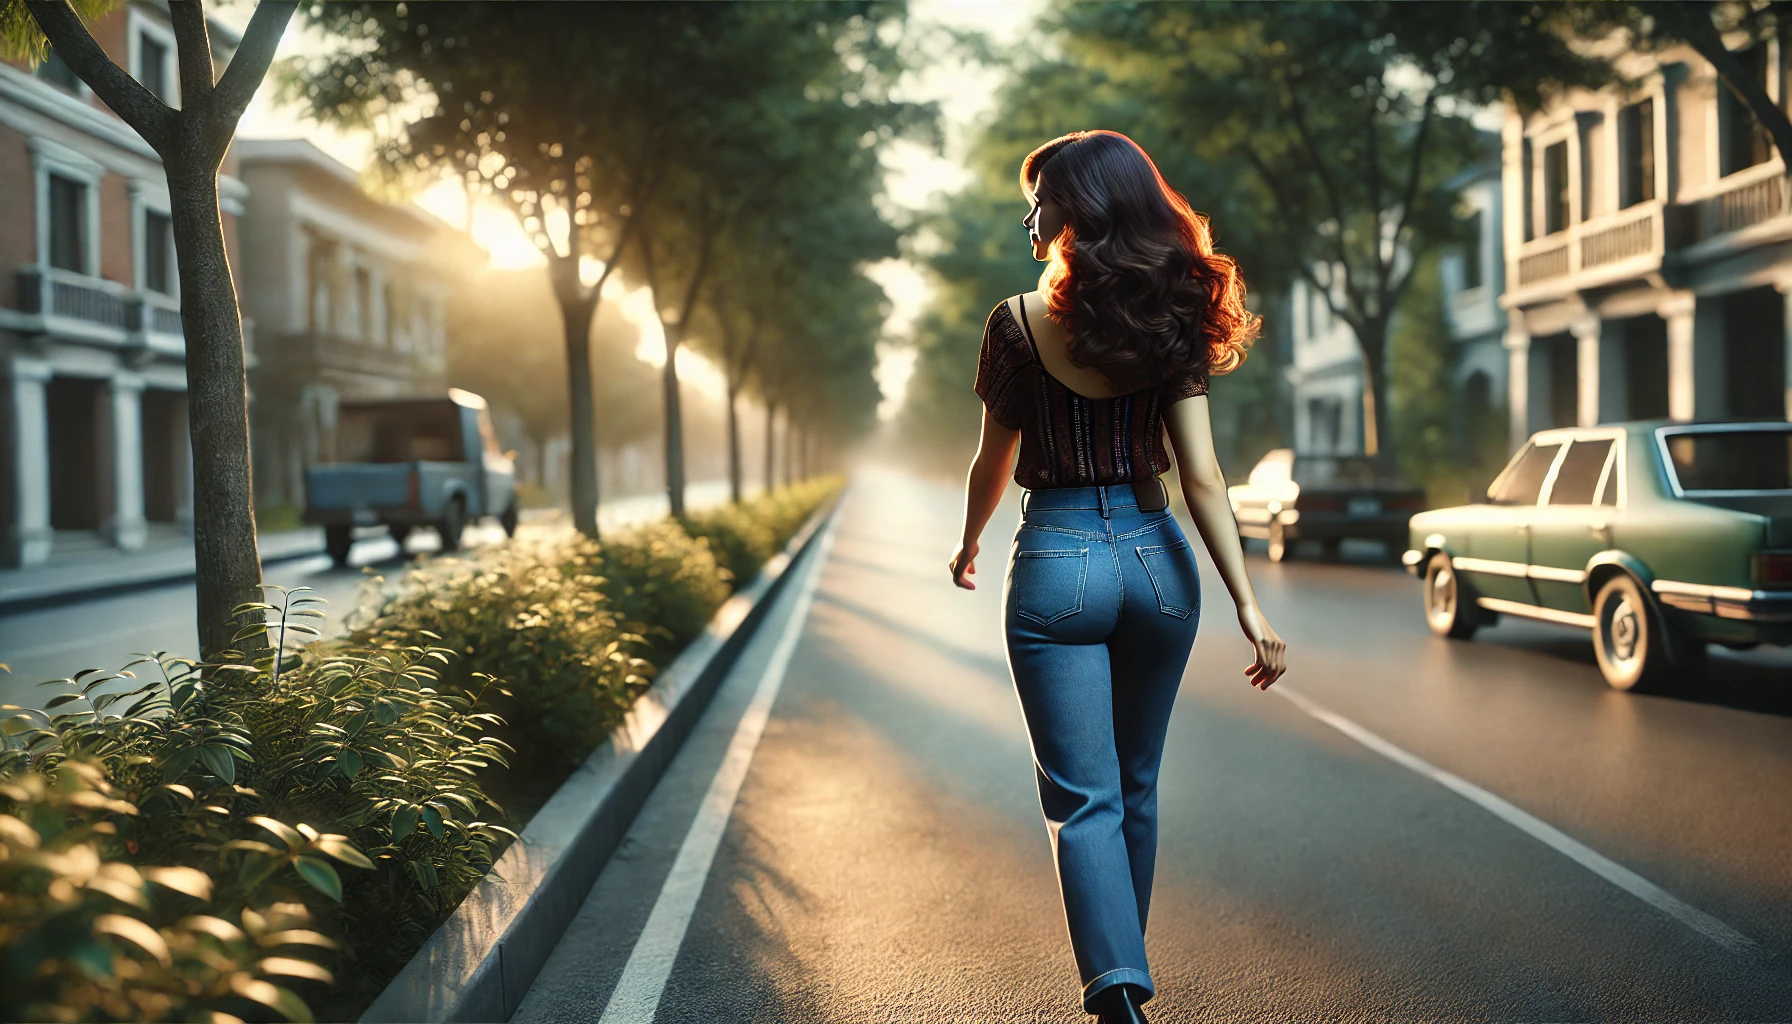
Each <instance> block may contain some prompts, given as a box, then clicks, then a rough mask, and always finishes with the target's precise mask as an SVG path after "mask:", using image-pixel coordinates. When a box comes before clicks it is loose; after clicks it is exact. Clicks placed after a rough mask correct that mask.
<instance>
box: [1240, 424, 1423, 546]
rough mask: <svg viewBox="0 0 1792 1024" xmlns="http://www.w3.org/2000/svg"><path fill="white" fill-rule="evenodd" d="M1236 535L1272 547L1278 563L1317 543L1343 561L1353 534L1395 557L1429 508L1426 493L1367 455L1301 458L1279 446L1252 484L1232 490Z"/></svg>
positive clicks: (1253, 476) (1265, 458)
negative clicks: (1410, 525)
mask: <svg viewBox="0 0 1792 1024" xmlns="http://www.w3.org/2000/svg"><path fill="white" fill-rule="evenodd" d="M1226 494H1227V496H1228V497H1229V498H1230V499H1231V500H1232V515H1233V517H1234V518H1235V519H1237V520H1238V534H1239V536H1241V537H1253V538H1256V539H1258V540H1262V541H1266V542H1268V544H1269V560H1270V561H1272V562H1280V561H1282V560H1283V559H1284V558H1287V557H1288V556H1289V555H1291V554H1292V553H1293V551H1294V546H1295V544H1296V543H1297V542H1298V541H1300V540H1302V539H1305V538H1313V539H1316V540H1318V541H1319V542H1320V543H1321V544H1322V545H1324V548H1325V553H1326V555H1327V556H1328V557H1333V558H1335V557H1337V554H1338V546H1339V544H1340V543H1341V542H1343V540H1344V539H1345V538H1347V537H1363V538H1367V539H1369V540H1379V541H1382V542H1384V543H1386V544H1387V545H1388V553H1389V554H1390V555H1395V554H1397V553H1398V552H1400V551H1402V550H1403V549H1404V548H1405V545H1406V537H1407V529H1406V524H1407V520H1408V519H1409V518H1411V516H1412V514H1413V513H1414V512H1416V511H1419V510H1420V509H1423V508H1424V507H1425V492H1424V491H1423V490H1420V489H1419V488H1416V487H1413V486H1411V485H1409V484H1407V483H1404V482H1403V481H1401V480H1400V479H1399V478H1397V477H1396V476H1394V475H1393V474H1392V473H1391V472H1390V471H1389V470H1388V469H1387V468H1386V466H1385V464H1384V463H1383V462H1382V460H1380V459H1377V458H1373V457H1371V456H1366V455H1296V454H1295V453H1294V450H1293V449H1291V448H1277V449H1276V450H1274V451H1272V452H1270V453H1269V454H1267V455H1265V456H1263V458H1262V459H1260V460H1258V462H1257V465H1256V466H1254V467H1253V468H1252V469H1251V475H1250V477H1249V479H1248V480H1247V482H1245V483H1242V484H1238V485H1236V486H1233V487H1228V488H1227V489H1226Z"/></svg>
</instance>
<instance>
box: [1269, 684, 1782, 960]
mask: <svg viewBox="0 0 1792 1024" xmlns="http://www.w3.org/2000/svg"><path fill="white" fill-rule="evenodd" d="M1274 692H1276V693H1279V694H1281V695H1282V696H1284V697H1286V698H1288V699H1289V700H1290V701H1291V702H1293V704H1294V706H1295V707H1298V708H1300V709H1301V710H1302V711H1305V712H1306V713H1307V714H1309V715H1312V716H1313V717H1314V718H1316V719H1318V720H1319V721H1321V722H1324V723H1325V724H1326V725H1329V726H1331V727H1332V728H1334V729H1336V730H1338V731H1339V732H1341V733H1343V734H1344V735H1346V736H1348V737H1350V738H1351V739H1353V740H1355V741H1357V742H1358V743H1361V744H1362V745H1363V746H1365V747H1368V748H1369V749H1370V750H1373V751H1375V752H1376V753H1377V754H1380V755H1381V756H1382V757H1385V758H1387V759H1388V760H1390V761H1392V762H1394V763H1395V764H1397V765H1400V766H1401V767H1403V768H1409V769H1411V770H1412V771H1414V772H1417V773H1418V774H1420V775H1423V776H1425V777H1426V778H1428V779H1430V780H1432V781H1433V782H1436V783H1438V784H1439V785H1441V786H1443V787H1444V788H1445V789H1449V790H1452V791H1454V792H1455V793H1456V794H1457V795H1459V796H1464V797H1467V798H1468V799H1469V800H1471V801H1473V802H1475V803H1477V804H1480V805H1481V807H1483V808H1484V809H1486V810H1488V811H1490V812H1492V813H1493V814H1494V815H1495V816H1496V817H1498V818H1500V819H1502V820H1504V821H1505V822H1506V823H1507V824H1509V825H1512V826H1514V827H1516V828H1518V829H1519V830H1520V831H1522V832H1525V833H1527V834H1529V835H1530V836H1531V837H1532V838H1534V839H1538V840H1540V841H1542V842H1543V843H1545V844H1547V845H1548V846H1550V847H1552V848H1553V849H1554V850H1555V851H1556V852H1557V853H1560V854H1562V855H1564V856H1566V857H1567V858H1568V859H1569V860H1572V861H1574V862H1575V863H1577V864H1579V865H1580V866H1581V867H1584V868H1586V869H1587V870H1588V871H1591V872H1593V873H1594V874H1596V875H1598V876H1599V877H1601V878H1603V879H1605V880H1606V881H1608V882H1610V883H1612V884H1613V885H1615V886H1617V887H1618V888H1620V889H1623V890H1624V891H1625V892H1627V893H1629V894H1631V895H1632V896H1635V897H1636V898H1637V899H1639V900H1642V901H1643V902H1644V903H1647V904H1649V905H1650V906H1652V907H1654V908H1655V909H1656V910H1659V911H1661V912H1662V913H1664V914H1666V915H1668V916H1669V917H1671V918H1673V919H1675V920H1676V921H1679V922H1680V923H1681V924H1683V925H1686V926H1687V927H1688V928H1691V929H1692V930H1693V931H1696V932H1698V933H1699V934H1700V935H1703V936H1705V937H1706V938H1708V939H1710V940H1711V941H1712V942H1715V943H1717V944H1718V945H1720V946H1722V947H1724V948H1725V949H1727V950H1729V951H1730V952H1732V953H1740V954H1744V955H1747V956H1756V957H1758V956H1762V955H1764V954H1765V950H1764V949H1762V947H1761V946H1760V945H1758V944H1757V943H1756V942H1755V941H1754V940H1753V939H1751V938H1749V937H1748V936H1746V935H1744V934H1742V933H1741V932H1739V931H1737V930H1735V929H1734V928H1731V927H1730V926H1729V925H1727V924H1724V923H1723V922H1722V921H1719V920H1718V919H1717V918H1715V917H1712V916H1711V915H1710V914H1707V913H1705V912H1704V911H1703V910H1700V909H1699V908H1697V907H1695V906H1693V905H1691V904H1690V903H1686V902H1684V901H1682V900H1680V899H1678V898H1676V897H1675V896H1674V895H1673V894H1671V893H1669V892H1668V891H1667V890H1665V889H1663V888H1661V887H1660V886H1658V885H1656V884H1655V883H1654V882H1651V881H1649V880H1648V879H1647V878H1644V877H1643V876H1641V875H1639V874H1637V873H1636V872H1634V871H1632V870H1630V869H1629V868H1627V867H1625V866H1624V865H1622V864H1619V863H1618V862H1617V861H1615V860H1612V859H1611V858H1610V857H1607V856H1605V855H1604V854H1602V853H1600V852H1599V851H1597V850H1594V849H1593V848H1592V847H1590V846H1588V845H1586V844H1585V843H1582V842H1580V841H1579V840H1577V839H1574V838H1572V837H1570V836H1569V835H1567V834H1566V833H1564V832H1563V831H1562V830H1560V829H1558V828H1556V827H1555V826H1554V825H1551V824H1549V823H1548V822H1546V821H1543V820H1542V819H1541V818H1538V817H1536V816H1534V815H1532V814H1530V813H1528V812H1526V811H1523V810H1521V809H1519V808H1518V807H1516V806H1514V805H1513V804H1511V803H1509V802H1507V801H1505V800H1503V799H1501V798H1499V797H1497V796H1494V795H1493V794H1492V793H1489V792H1488V791H1486V790H1485V789H1482V788H1481V787H1479V786H1477V785H1475V784H1474V783H1472V782H1469V781H1468V780H1466V779H1463V778H1461V777H1460V776H1457V775H1452V774H1450V773H1449V772H1447V771H1444V770H1443V769H1442V768H1439V767H1437V766H1436V765H1434V764H1432V763H1431V762H1429V761H1426V760H1424V759H1423V758H1420V757H1417V756H1415V755H1413V754H1409V753H1407V752H1406V751H1404V750H1402V749H1400V748H1399V747H1397V746H1395V745H1393V744H1392V743H1389V742H1388V741H1387V740H1384V739H1382V738H1381V737H1380V736H1377V735H1375V734H1374V733H1372V732H1370V731H1369V730H1367V729H1365V728H1363V727H1362V726H1360V725H1358V724H1356V723H1355V722H1353V721H1351V720H1350V719H1348V718H1345V717H1344V716H1343V715H1340V714H1338V713H1336V712H1334V711H1328V710H1326V709H1325V708H1323V707H1321V706H1319V705H1318V704H1315V703H1314V702H1313V701H1312V700H1310V699H1309V698H1307V697H1304V696H1302V695H1300V694H1299V693H1296V692H1294V691H1293V690H1290V689H1288V688H1287V687H1286V686H1277V687H1275V690H1274Z"/></svg>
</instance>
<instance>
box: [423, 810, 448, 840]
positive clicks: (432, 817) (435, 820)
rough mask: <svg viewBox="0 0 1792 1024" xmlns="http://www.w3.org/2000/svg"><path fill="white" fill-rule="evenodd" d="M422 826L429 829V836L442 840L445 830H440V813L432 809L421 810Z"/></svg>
mask: <svg viewBox="0 0 1792 1024" xmlns="http://www.w3.org/2000/svg"><path fill="white" fill-rule="evenodd" d="M423 824H424V826H425V827H426V828H428V829H429V834H430V835H432V836H435V837H436V838H437V839H440V838H442V835H443V832H444V831H445V830H444V829H443V828H442V812H441V811H438V810H436V809H435V808H434V807H425V808H423Z"/></svg>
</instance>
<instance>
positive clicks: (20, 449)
mask: <svg viewBox="0 0 1792 1024" xmlns="http://www.w3.org/2000/svg"><path fill="white" fill-rule="evenodd" d="M49 381H50V366H49V364H48V363H40V362H35V361H30V360H24V359H15V360H13V362H12V365H11V367H10V372H9V374H8V385H9V390H10V391H11V394H10V395H9V396H8V397H9V398H10V403H9V404H10V405H11V406H12V409H11V412H12V442H13V453H12V466H13V472H12V511H13V517H12V529H10V530H8V531H7V537H6V550H5V564H7V565H10V566H22V565H37V564H39V563H41V562H44V561H46V560H47V559H48V558H49V557H50V542H51V538H52V536H53V535H52V534H51V532H50V416H49V406H48V405H47V403H46V401H45V398H44V385H45V384H48V383H49Z"/></svg>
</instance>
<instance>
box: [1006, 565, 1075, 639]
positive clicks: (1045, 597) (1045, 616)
mask: <svg viewBox="0 0 1792 1024" xmlns="http://www.w3.org/2000/svg"><path fill="white" fill-rule="evenodd" d="M1088 573H1089V549H1088V548H1086V547H1083V548H1055V549H1042V550H1036V551H1016V552H1015V553H1014V567H1013V569H1012V570H1011V577H1010V579H1009V582H1008V590H1009V598H1010V600H1012V601H1013V603H1014V613H1015V614H1016V615H1019V616H1021V617H1022V618H1027V619H1032V620H1033V621H1034V622H1037V623H1039V624H1040V625H1042V626H1043V625H1050V624H1051V623H1054V622H1056V621H1058V620H1059V619H1062V618H1064V617H1065V616H1067V615H1075V614H1076V613H1077V612H1080V611H1082V610H1083V585H1084V582H1085V579H1086V577H1087V576H1088Z"/></svg>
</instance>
